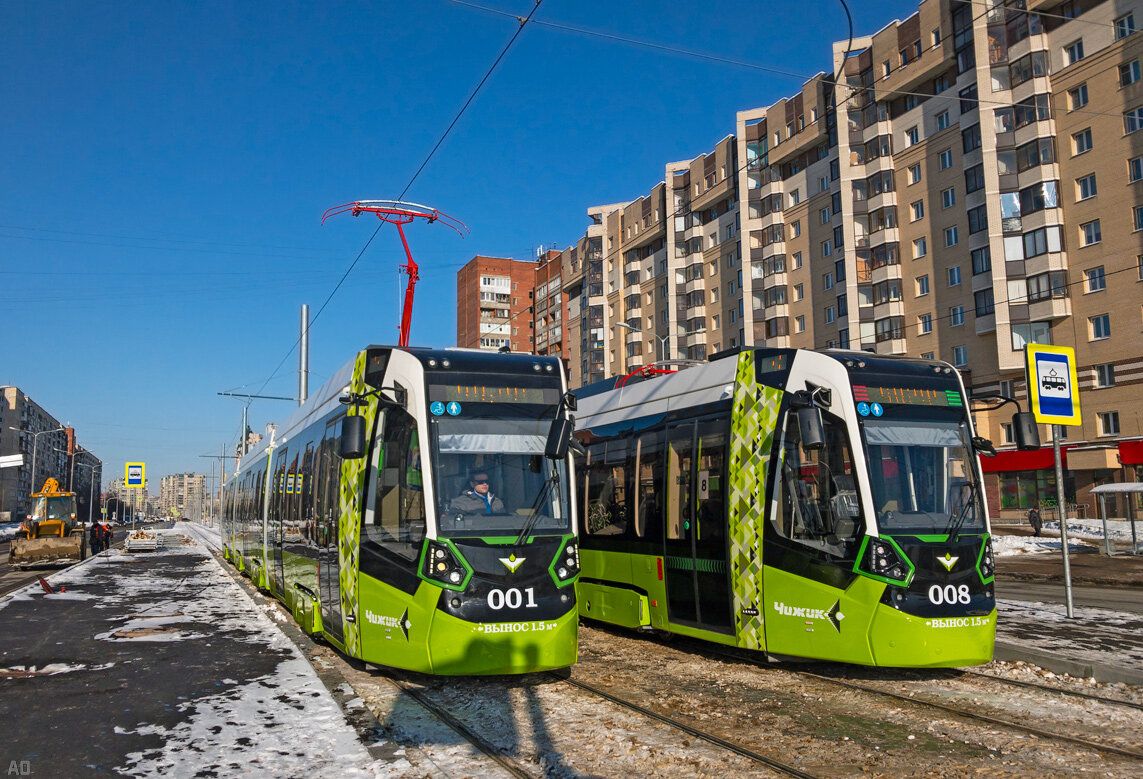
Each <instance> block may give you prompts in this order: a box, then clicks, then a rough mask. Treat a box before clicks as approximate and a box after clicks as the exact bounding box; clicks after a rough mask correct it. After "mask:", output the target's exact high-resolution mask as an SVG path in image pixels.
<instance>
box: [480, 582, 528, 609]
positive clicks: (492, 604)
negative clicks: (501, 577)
mask: <svg viewBox="0 0 1143 779" xmlns="http://www.w3.org/2000/svg"><path fill="white" fill-rule="evenodd" d="M534 590H535V588H533V587H528V588H526V589H525V590H524V591H523V592H521V591H520V590H519V589H517V588H516V587H512V588H511V589H508V590H490V591H489V593H488V608H490V609H492V610H493V611H500V609H502V608H504V607H505V606H507V607H508V608H510V609H518V608H520V607H521V606H524V607H525V608H529V609H534V608H536V606H537V604H536V593H535V591H534ZM525 595H527V596H528V599H527V600H528V602H527V603H525V602H524V596H525Z"/></svg>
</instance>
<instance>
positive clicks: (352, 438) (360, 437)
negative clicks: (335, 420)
mask: <svg viewBox="0 0 1143 779" xmlns="http://www.w3.org/2000/svg"><path fill="white" fill-rule="evenodd" d="M337 454H338V456H339V457H341V459H343V460H358V459H360V458H362V457H364V456H365V417H361V416H353V417H346V418H345V419H343V420H342V421H341V438H340V439H338V442H337Z"/></svg>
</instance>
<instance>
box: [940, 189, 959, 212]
mask: <svg viewBox="0 0 1143 779" xmlns="http://www.w3.org/2000/svg"><path fill="white" fill-rule="evenodd" d="M955 205H956V187H949V188H948V189H943V190H941V208H952V207H953V206H955Z"/></svg>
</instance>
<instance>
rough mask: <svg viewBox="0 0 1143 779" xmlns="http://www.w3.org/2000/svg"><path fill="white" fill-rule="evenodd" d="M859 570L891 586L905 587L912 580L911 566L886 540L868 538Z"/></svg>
mask: <svg viewBox="0 0 1143 779" xmlns="http://www.w3.org/2000/svg"><path fill="white" fill-rule="evenodd" d="M859 570H861V571H862V572H864V573H866V574H869V575H871V576H873V577H874V578H877V579H881V580H883V581H888V582H891V583H892V584H902V585H907V584H908V583H909V580H910V579H912V578H913V565H912V563H910V562H909V559H908V558H907V557H905V553H904V552H902V551H901V550H900V549H899V548H898V547H897V545H896V544H894V543H892V542H891V541H889V540H888V539H881V538H870V539H869V543H868V544H867V546H866V549H865V554H864V555H862V557H861V562H860V563H859Z"/></svg>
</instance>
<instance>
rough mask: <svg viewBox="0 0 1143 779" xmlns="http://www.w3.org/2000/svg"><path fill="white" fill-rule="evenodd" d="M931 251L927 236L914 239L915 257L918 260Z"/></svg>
mask: <svg viewBox="0 0 1143 779" xmlns="http://www.w3.org/2000/svg"><path fill="white" fill-rule="evenodd" d="M928 253H929V241H928V239H927V238H918V239H917V240H915V241H913V259H914V260H917V259H920V258H921V257H924V256H925V255H926V254H928Z"/></svg>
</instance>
